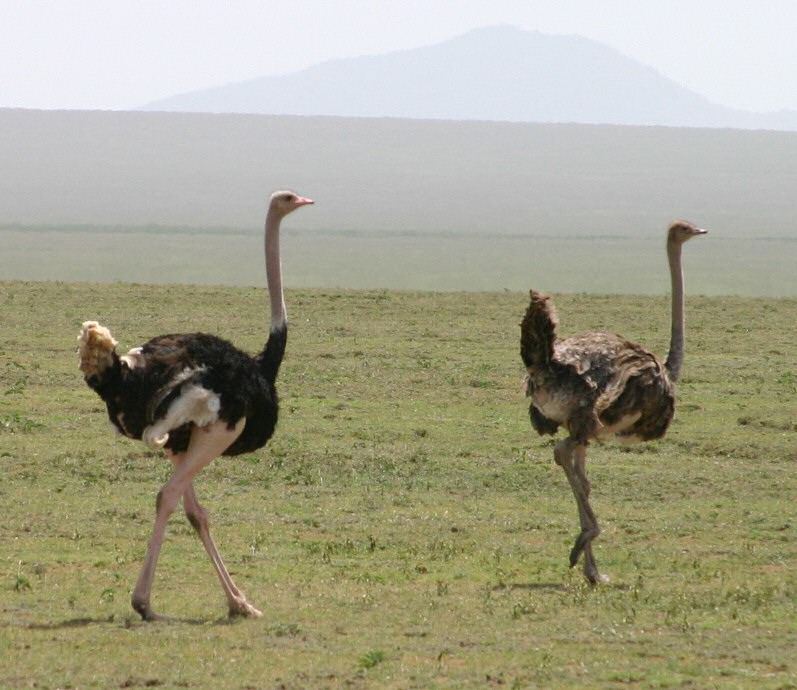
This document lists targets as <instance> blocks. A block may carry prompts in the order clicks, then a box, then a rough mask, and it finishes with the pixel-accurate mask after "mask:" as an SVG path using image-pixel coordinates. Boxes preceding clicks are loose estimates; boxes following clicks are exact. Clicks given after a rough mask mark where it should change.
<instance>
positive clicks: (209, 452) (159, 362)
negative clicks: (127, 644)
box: [78, 191, 313, 620]
mask: <svg viewBox="0 0 797 690" xmlns="http://www.w3.org/2000/svg"><path fill="white" fill-rule="evenodd" d="M312 203H313V201H312V200H310V199H306V198H304V197H301V196H299V195H298V194H295V193H294V192H290V191H279V192H275V193H274V194H272V196H271V199H270V202H269V207H268V212H267V215H266V223H265V255H266V282H267V285H268V291H269V300H270V303H271V328H270V332H269V336H268V341H267V342H266V345H265V348H264V350H263V351H262V352H261V353H260V354H258V355H257V356H255V357H251V356H249V355H248V354H246V353H244V352H242V351H241V350H239V349H237V348H236V347H234V346H233V345H232V344H230V343H229V342H227V341H226V340H223V339H222V338H218V337H216V336H213V335H208V334H205V333H189V334H179V335H162V336H158V337H156V338H153V339H152V340H150V341H149V342H147V343H145V344H144V345H142V346H141V347H136V348H134V349H132V350H130V351H129V352H128V353H127V354H125V355H122V356H119V355H118V354H117V353H116V345H117V342H116V340H114V338H113V336H112V335H111V333H110V331H109V330H108V329H107V328H105V327H104V326H101V325H100V324H98V323H97V322H96V321H86V322H85V323H84V324H83V328H82V330H81V332H80V335H79V337H78V342H79V344H80V345H79V356H80V369H81V371H82V372H83V375H84V378H85V381H86V383H87V384H88V385H89V386H90V387H91V388H93V389H94V390H95V391H96V392H97V393H98V394H99V396H100V397H101V398H102V399H103V401H104V402H105V405H106V407H107V409H108V416H109V417H110V419H111V422H112V423H113V425H114V426H115V427H116V429H117V431H118V432H119V433H121V434H123V435H125V436H127V437H129V438H133V439H140V440H143V441H144V442H145V443H146V444H147V445H148V446H150V447H151V448H156V449H157V448H165V451H166V454H167V455H168V457H169V459H170V460H171V462H172V465H173V467H174V471H173V474H172V475H171V477H170V478H169V480H168V481H167V482H166V483H165V484H164V485H163V486H162V487H161V489H160V491H159V492H158V497H157V501H156V504H155V505H156V513H155V525H154V527H153V530H152V536H151V538H150V541H149V546H148V548H147V553H146V556H145V558H144V564H143V566H142V568H141V573H140V575H139V577H138V581H137V583H136V586H135V589H134V590H133V596H132V605H133V608H134V609H135V610H136V611H137V612H138V613H139V615H140V616H141V617H142V618H143V619H144V620H157V619H158V618H160V616H158V615H157V614H156V613H155V612H154V611H153V609H152V606H151V604H150V592H151V589H152V581H153V579H154V577H155V567H156V565H157V561H158V555H159V553H160V550H161V545H162V543H163V537H164V533H165V530H166V523H167V521H168V519H169V515H170V514H171V513H172V512H173V511H174V510H175V508H176V507H177V505H178V503H179V502H180V499H181V498H182V499H183V508H184V509H185V514H186V517H187V518H188V520H189V522H190V523H191V525H192V526H193V528H194V530H196V532H197V534H198V535H199V538H200V540H201V541H202V544H203V546H204V547H205V550H206V551H207V552H208V555H209V556H210V559H211V561H212V562H213V567H214V568H215V570H216V573H217V575H218V577H219V580H220V581H221V586H222V588H223V589H224V593H225V595H226V597H227V605H228V609H229V615H230V616H231V617H232V616H261V615H262V614H261V612H260V611H258V610H257V609H256V608H255V607H254V606H252V605H251V604H250V603H249V602H248V601H247V600H246V597H245V596H244V594H243V592H241V590H240V589H238V588H237V587H236V586H235V584H234V583H233V581H232V579H231V578H230V575H229V573H228V572H227V568H226V567H225V566H224V562H223V561H222V559H221V556H220V555H219V552H218V550H217V549H216V545H215V543H214V542H213V539H212V537H211V536H210V530H209V521H208V512H207V510H205V508H204V507H202V506H201V505H200V504H199V501H198V500H197V497H196V493H195V491H194V486H193V483H192V482H193V479H194V477H195V476H196V475H197V473H198V472H199V471H200V470H201V469H202V468H203V467H205V466H206V465H208V464H209V463H210V462H211V461H212V460H214V459H215V458H217V457H219V456H220V455H238V454H240V453H249V452H251V451H254V450H256V449H258V448H261V447H262V446H264V445H265V443H266V441H268V439H269V438H270V437H271V435H272V433H273V432H274V427H275V425H276V423H277V393H276V389H275V380H276V377H277V372H278V370H279V367H280V363H281V362H282V357H283V354H284V353H285V344H286V341H287V335H288V323H287V314H286V310H285V300H284V297H283V292H282V270H281V264H280V257H279V228H280V221H281V220H282V218H284V217H285V216H286V215H288V214H289V213H291V212H292V211H294V210H295V209H297V208H299V207H300V206H304V205H306V204H312Z"/></svg>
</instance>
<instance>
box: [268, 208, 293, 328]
mask: <svg viewBox="0 0 797 690" xmlns="http://www.w3.org/2000/svg"><path fill="white" fill-rule="evenodd" d="M280 220H281V216H280V215H279V214H278V213H275V212H274V211H273V210H272V209H269V211H268V214H267V215H266V239H265V250H266V284H267V285H268V296H269V300H270V301H271V332H272V333H273V332H274V331H279V330H284V329H285V328H286V326H287V324H288V313H287V311H286V309H285V297H284V296H283V294H282V264H281V263H280Z"/></svg>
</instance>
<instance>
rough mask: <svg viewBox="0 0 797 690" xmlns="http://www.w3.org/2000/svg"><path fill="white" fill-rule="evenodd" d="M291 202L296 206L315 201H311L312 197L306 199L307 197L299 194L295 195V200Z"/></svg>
mask: <svg viewBox="0 0 797 690" xmlns="http://www.w3.org/2000/svg"><path fill="white" fill-rule="evenodd" d="M293 203H294V204H296V205H297V206H307V205H308V204H314V203H315V201H313V200H312V199H308V198H307V197H304V196H299V197H296V201H294V202H293Z"/></svg>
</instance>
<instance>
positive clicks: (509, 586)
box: [492, 582, 631, 592]
mask: <svg viewBox="0 0 797 690" xmlns="http://www.w3.org/2000/svg"><path fill="white" fill-rule="evenodd" d="M580 586H581V584H579V585H576V586H574V585H572V584H568V583H565V582H502V583H500V584H497V585H495V586H494V587H493V588H492V589H493V592H500V591H504V590H523V591H526V592H568V591H570V590H572V589H574V587H580ZM583 586H584V587H585V588H589V589H595V590H598V589H613V590H617V591H619V592H628V591H630V590H631V586H630V585H628V584H624V583H620V582H618V583H608V582H605V583H602V584H599V585H589V584H587V583H586V582H585V583H584V584H583Z"/></svg>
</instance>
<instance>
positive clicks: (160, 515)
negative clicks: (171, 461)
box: [132, 419, 245, 620]
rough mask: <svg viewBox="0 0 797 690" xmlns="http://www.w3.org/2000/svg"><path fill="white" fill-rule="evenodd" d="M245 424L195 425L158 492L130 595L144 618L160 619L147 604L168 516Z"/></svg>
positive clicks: (243, 422)
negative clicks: (145, 551) (205, 468)
mask: <svg viewBox="0 0 797 690" xmlns="http://www.w3.org/2000/svg"><path fill="white" fill-rule="evenodd" d="M244 424H245V420H244V419H241V421H239V422H238V424H237V425H236V426H235V428H234V429H228V428H227V423H226V422H223V421H218V422H214V423H213V424H211V425H209V426H207V427H203V428H201V429H200V428H194V430H193V432H192V433H191V440H190V441H189V443H188V449H187V450H186V451H185V453H184V454H183V456H182V459H181V461H180V462H179V464H177V466H176V467H175V470H174V473H173V474H172V476H171V477H170V478H169V480H168V481H167V482H166V483H165V484H164V485H163V486H162V487H161V490H160V491H159V492H158V498H157V501H156V503H155V525H154V527H153V528H152V536H151V537H150V540H149V545H148V546H147V555H146V556H145V558H144V565H143V566H142V567H141V573H140V574H139V576H138V581H137V582H136V586H135V589H133V597H132V605H133V608H134V609H135V610H136V611H137V612H138V613H139V615H140V616H141V617H142V618H143V619H144V620H157V619H158V618H159V616H158V615H157V614H156V613H155V612H154V611H153V610H152V607H151V605H150V592H151V591H152V581H153V580H154V578H155V567H156V566H157V564H158V556H159V555H160V550H161V546H162V545H163V537H164V534H165V532H166V523H167V522H168V520H169V516H170V515H171V514H172V513H173V512H174V509H175V508H176V507H177V504H178V503H179V501H180V498H181V497H182V496H183V495H185V493H186V491H187V490H188V487H189V486H190V485H191V481H192V480H193V478H194V477H195V476H196V475H197V473H198V472H199V471H200V470H201V469H202V468H203V467H205V466H207V465H209V464H210V463H211V462H212V461H213V460H215V459H216V458H217V457H218V456H219V455H221V454H222V453H223V452H224V451H225V450H226V449H227V448H229V447H230V445H231V444H232V443H233V441H235V439H236V438H238V436H239V435H240V434H241V431H242V430H243V427H244Z"/></svg>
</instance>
